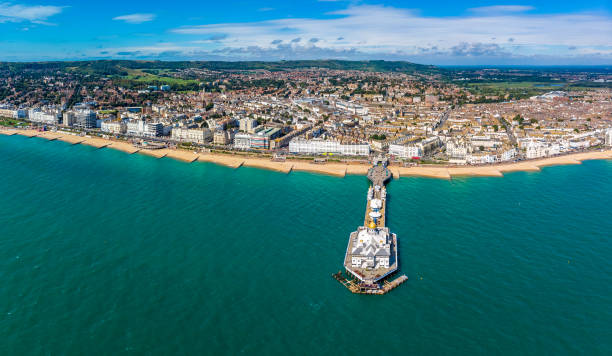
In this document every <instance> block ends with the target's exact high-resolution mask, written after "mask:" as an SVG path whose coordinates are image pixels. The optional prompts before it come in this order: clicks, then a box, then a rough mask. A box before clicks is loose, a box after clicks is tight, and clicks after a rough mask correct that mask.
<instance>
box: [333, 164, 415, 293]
mask: <svg viewBox="0 0 612 356" xmlns="http://www.w3.org/2000/svg"><path fill="white" fill-rule="evenodd" d="M387 163H388V162H387V160H386V159H385V158H383V157H378V158H376V159H374V161H373V166H372V168H370V169H369V170H368V173H367V177H368V179H369V180H370V182H371V186H370V188H369V189H368V194H367V200H366V212H365V218H364V223H363V226H360V227H358V228H357V231H354V232H352V233H351V234H350V236H349V241H348V245H347V248H346V253H345V255H344V269H345V270H346V274H347V275H346V276H345V275H344V274H343V273H342V272H338V273H336V274H333V277H334V278H335V279H336V280H337V281H338V282H340V283H341V284H342V285H344V286H345V287H346V288H347V289H349V290H350V291H351V292H353V293H358V294H386V293H387V292H389V291H390V290H392V289H394V288H395V287H397V286H398V285H400V284H402V283H403V282H405V281H406V280H407V279H408V277H406V276H405V275H402V276H400V277H398V278H396V279H394V280H393V281H388V280H387V279H388V278H389V277H391V276H392V275H393V274H394V273H395V272H396V271H397V269H398V267H399V257H398V256H399V254H398V251H397V246H398V242H397V236H396V235H395V234H394V233H392V232H390V231H389V228H388V227H386V225H385V224H386V221H385V217H386V210H387V189H386V188H385V184H386V183H387V182H388V181H389V180H390V179H391V178H392V176H393V174H392V173H391V171H390V170H389V168H388V167H387Z"/></svg>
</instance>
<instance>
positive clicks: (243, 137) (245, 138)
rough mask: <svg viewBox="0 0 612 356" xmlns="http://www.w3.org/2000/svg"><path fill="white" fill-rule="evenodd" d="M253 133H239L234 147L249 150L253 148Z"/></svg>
mask: <svg viewBox="0 0 612 356" xmlns="http://www.w3.org/2000/svg"><path fill="white" fill-rule="evenodd" d="M251 139H252V137H251V134H247V133H238V134H236V136H234V148H237V149H241V150H248V149H250V148H251Z"/></svg>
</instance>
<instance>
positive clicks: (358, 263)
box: [350, 227, 391, 269]
mask: <svg viewBox="0 0 612 356" xmlns="http://www.w3.org/2000/svg"><path fill="white" fill-rule="evenodd" d="M350 254H351V266H352V267H356V268H375V269H377V268H389V259H390V257H391V242H390V238H389V232H388V230H387V229H377V228H369V227H367V228H366V227H361V228H359V230H358V232H357V236H356V237H355V241H354V243H353V248H352V250H351V251H350Z"/></svg>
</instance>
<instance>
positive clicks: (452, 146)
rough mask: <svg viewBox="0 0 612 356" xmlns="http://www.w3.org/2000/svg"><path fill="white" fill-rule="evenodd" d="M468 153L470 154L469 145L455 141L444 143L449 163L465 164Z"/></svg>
mask: <svg viewBox="0 0 612 356" xmlns="http://www.w3.org/2000/svg"><path fill="white" fill-rule="evenodd" d="M469 153H472V147H471V145H467V144H465V143H464V142H460V141H459V142H458V141H455V140H450V141H448V142H447V143H446V155H447V156H448V158H449V163H454V164H466V163H467V156H468V154H469Z"/></svg>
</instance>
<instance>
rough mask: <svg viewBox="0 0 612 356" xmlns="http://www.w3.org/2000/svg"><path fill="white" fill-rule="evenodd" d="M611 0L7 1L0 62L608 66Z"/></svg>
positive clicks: (0, 20) (0, 17)
mask: <svg viewBox="0 0 612 356" xmlns="http://www.w3.org/2000/svg"><path fill="white" fill-rule="evenodd" d="M611 7H612V0H603V1H599V0H590V1H572V2H569V1H512V0H510V1H509V2H503V1H502V2H500V1H478V2H476V1H456V0H455V1H448V2H447V1H390V0H387V1H384V0H381V1H333V0H326V1H323V0H319V1H317V0H307V1H299V2H297V1H287V0H285V1H260V2H256V1H233V0H226V1H214V2H213V1H194V0H191V1H184V0H174V1H164V2H156V1H155V2H154V1H142V0H136V1H117V0H106V1H86V0H81V1H73V0H53V1H38V0H31V1H30V0H28V2H22V1H11V2H5V1H3V0H0V60H2V61H34V60H74V59H160V60H279V59H323V58H340V59H388V60H409V61H413V62H418V63H426V64H440V65H454V64H458V65H472V64H519V65H538V64H542V65H564V64H569V65H579V64H594V65H597V64H612V8H611Z"/></svg>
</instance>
